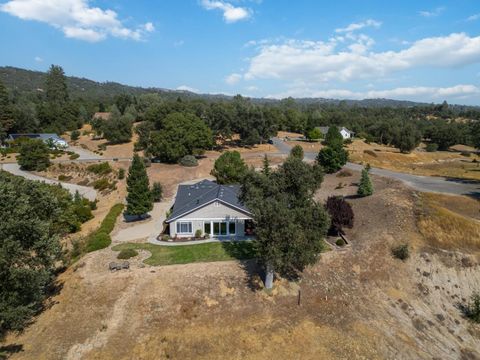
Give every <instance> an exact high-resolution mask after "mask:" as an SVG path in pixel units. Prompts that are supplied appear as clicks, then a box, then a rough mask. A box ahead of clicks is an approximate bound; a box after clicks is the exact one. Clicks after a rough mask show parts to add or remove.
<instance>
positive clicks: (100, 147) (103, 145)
mask: <svg viewBox="0 0 480 360" xmlns="http://www.w3.org/2000/svg"><path fill="white" fill-rule="evenodd" d="M97 147H98V150H102V151H105V150H107V144H100V145H97Z"/></svg>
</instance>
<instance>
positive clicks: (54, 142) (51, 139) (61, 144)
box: [8, 134, 68, 149]
mask: <svg viewBox="0 0 480 360" xmlns="http://www.w3.org/2000/svg"><path fill="white" fill-rule="evenodd" d="M21 138H28V139H40V140H42V141H43V142H44V143H45V144H47V145H48V146H50V147H55V148H57V149H66V148H68V143H67V142H66V141H65V140H64V139H62V138H61V137H60V136H58V135H57V134H10V135H8V140H10V141H15V140H17V139H21Z"/></svg>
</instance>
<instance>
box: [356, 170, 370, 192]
mask: <svg viewBox="0 0 480 360" xmlns="http://www.w3.org/2000/svg"><path fill="white" fill-rule="evenodd" d="M357 194H358V196H362V197H365V196H370V195H372V194H373V184H372V181H371V180H370V176H369V175H368V170H367V169H363V170H362V177H361V179H360V184H359V185H358V190H357Z"/></svg>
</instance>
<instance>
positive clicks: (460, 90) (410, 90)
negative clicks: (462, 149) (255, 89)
mask: <svg viewBox="0 0 480 360" xmlns="http://www.w3.org/2000/svg"><path fill="white" fill-rule="evenodd" d="M478 94H480V89H479V88H478V87H476V86H474V85H455V86H451V87H426V86H414V87H399V88H394V89H388V90H369V91H364V92H362V91H351V90H346V89H329V90H311V89H308V88H293V89H290V90H289V91H287V92H284V93H280V94H275V95H269V96H267V97H270V98H275V99H282V98H286V97H289V96H292V97H314V98H328V99H352V100H361V99H378V98H389V99H402V100H403V99H411V100H418V99H419V98H421V99H424V100H437V101H438V100H439V99H442V100H443V99H445V98H463V97H466V96H472V95H478Z"/></svg>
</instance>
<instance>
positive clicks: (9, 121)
mask: <svg viewBox="0 0 480 360" xmlns="http://www.w3.org/2000/svg"><path fill="white" fill-rule="evenodd" d="M13 124H14V118H13V108H12V105H11V103H10V99H9V98H8V92H7V89H6V88H5V86H4V85H3V83H2V82H1V81H0V142H1V141H3V140H4V139H5V137H6V135H7V131H8V130H9V129H10V128H11V127H12V126H13Z"/></svg>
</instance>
